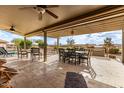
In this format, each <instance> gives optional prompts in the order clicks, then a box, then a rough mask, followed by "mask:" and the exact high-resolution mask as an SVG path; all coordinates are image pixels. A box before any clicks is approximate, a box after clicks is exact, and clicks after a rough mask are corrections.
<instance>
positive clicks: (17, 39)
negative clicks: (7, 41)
mask: <svg viewBox="0 0 124 93" xmlns="http://www.w3.org/2000/svg"><path fill="white" fill-rule="evenodd" d="M22 41H23V39H21V38H15V39H13V40H12V41H11V42H12V43H14V44H15V45H16V46H17V49H18V48H19V47H20V43H21V42H22Z"/></svg>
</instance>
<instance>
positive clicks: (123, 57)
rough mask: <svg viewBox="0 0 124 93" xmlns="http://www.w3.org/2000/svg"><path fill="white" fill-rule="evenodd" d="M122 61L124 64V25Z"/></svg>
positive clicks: (123, 32)
mask: <svg viewBox="0 0 124 93" xmlns="http://www.w3.org/2000/svg"><path fill="white" fill-rule="evenodd" d="M122 63H123V64H124V27H123V29H122Z"/></svg>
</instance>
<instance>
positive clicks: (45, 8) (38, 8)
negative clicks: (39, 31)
mask: <svg viewBox="0 0 124 93" xmlns="http://www.w3.org/2000/svg"><path fill="white" fill-rule="evenodd" d="M55 7H58V5H36V6H34V7H33V6H32V7H23V8H19V9H21V10H24V9H34V10H36V11H37V12H38V13H39V15H38V19H39V20H42V16H43V14H44V13H48V14H49V15H50V16H52V17H54V18H55V19H57V18H58V16H57V15H56V14H54V13H53V12H51V11H50V10H48V9H49V8H55Z"/></svg>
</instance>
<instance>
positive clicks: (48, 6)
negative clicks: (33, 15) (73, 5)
mask: <svg viewBox="0 0 124 93" xmlns="http://www.w3.org/2000/svg"><path fill="white" fill-rule="evenodd" d="M37 7H41V8H55V7H58V5H37Z"/></svg>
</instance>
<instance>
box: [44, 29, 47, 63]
mask: <svg viewBox="0 0 124 93" xmlns="http://www.w3.org/2000/svg"><path fill="white" fill-rule="evenodd" d="M46 61H47V32H46V31H44V62H46Z"/></svg>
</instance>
